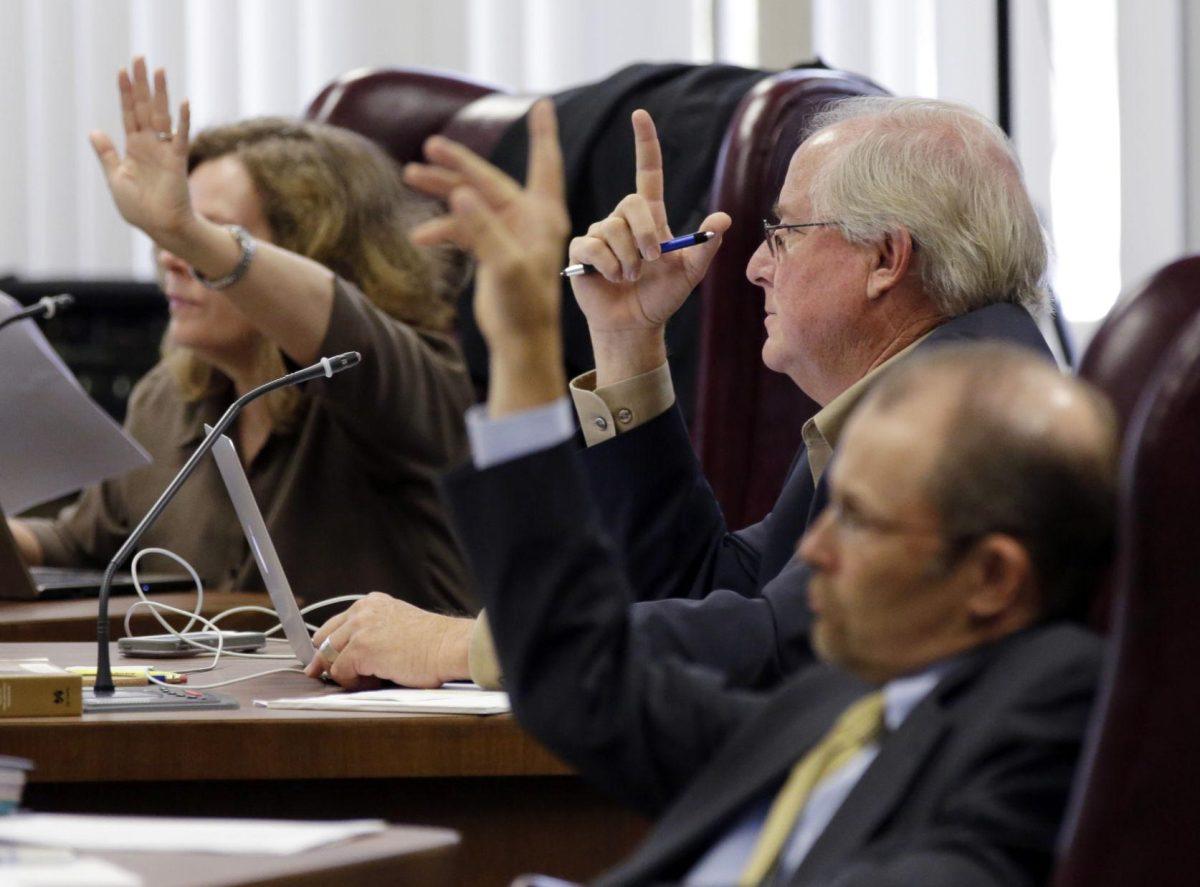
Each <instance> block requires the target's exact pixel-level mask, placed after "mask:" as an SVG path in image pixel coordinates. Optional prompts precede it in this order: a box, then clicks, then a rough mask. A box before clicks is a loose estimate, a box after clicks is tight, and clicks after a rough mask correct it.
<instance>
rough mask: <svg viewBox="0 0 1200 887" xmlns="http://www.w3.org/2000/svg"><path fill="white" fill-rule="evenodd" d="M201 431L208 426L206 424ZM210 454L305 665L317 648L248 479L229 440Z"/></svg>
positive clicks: (295, 650) (294, 648)
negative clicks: (214, 460)
mask: <svg viewBox="0 0 1200 887" xmlns="http://www.w3.org/2000/svg"><path fill="white" fill-rule="evenodd" d="M205 430H206V431H210V430H211V429H209V428H208V426H207V425H206V426H205ZM212 454H213V458H214V459H216V461H217V468H218V469H219V470H220V472H221V480H223V481H224V482H225V489H226V490H228V491H229V499H230V501H231V502H233V510H234V511H236V512H237V516H238V520H239V521H240V522H241V524H242V532H244V533H245V534H246V541H247V542H248V543H250V551H251V552H252V553H253V554H254V561H255V563H257V564H258V571H259V573H260V574H261V575H262V580H263V585H265V586H266V588H267V594H268V595H270V597H271V603H272V604H273V605H274V607H275V612H276V613H277V614H278V615H279V621H280V622H281V623H282V624H283V633H284V636H285V637H286V638H287V641H288V645H289V646H290V647H291V648H292V652H293V653H294V654H295V656H296V658H297V659H299V660H300V662H301V663H302V664H303V665H308V663H310V662H312V660H313V657H314V656H316V655H317V650H316V648H315V647H314V646H313V642H312V638H311V637H310V636H309V634H308V628H306V627H305V625H304V617H303V616H302V615H301V613H300V606H299V605H298V604H297V603H296V596H295V595H294V594H293V593H292V586H291V584H290V583H289V582H288V578H287V574H286V573H284V571H283V564H282V563H281V562H280V560H279V554H278V553H277V552H276V551H275V543H273V542H272V541H271V534H270V533H268V532H267V522H266V521H265V520H263V516H262V511H260V510H259V507H258V502H257V501H256V500H255V498H254V492H253V491H252V490H251V489H250V481H249V480H247V479H246V472H245V470H244V469H243V468H242V460H241V459H239V458H238V454H237V449H236V448H235V447H234V445H233V441H232V440H230V439H229V438H228V437H227V436H226V435H224V434H222V435H221V436H220V438H218V439H217V442H216V444H214V445H213V448H212Z"/></svg>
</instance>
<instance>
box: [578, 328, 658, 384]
mask: <svg viewBox="0 0 1200 887" xmlns="http://www.w3.org/2000/svg"><path fill="white" fill-rule="evenodd" d="M591 338H592V352H593V353H594V354H595V357H596V387H597V388H602V387H604V386H607V385H615V384H616V383H617V382H623V381H625V380H626V379H631V378H633V377H634V376H640V375H641V374H642V373H647V372H649V371H650V370H653V369H656V368H657V367H660V366H662V365H663V364H664V363H665V362H666V360H667V342H666V335H665V333H664V330H663V328H662V327H658V328H656V329H651V330H629V331H621V332H596V331H592V332H591Z"/></svg>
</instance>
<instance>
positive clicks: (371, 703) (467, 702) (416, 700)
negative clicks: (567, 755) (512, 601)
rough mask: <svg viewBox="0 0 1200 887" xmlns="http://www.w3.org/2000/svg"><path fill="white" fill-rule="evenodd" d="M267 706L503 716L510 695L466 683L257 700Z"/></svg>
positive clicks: (507, 706)
mask: <svg viewBox="0 0 1200 887" xmlns="http://www.w3.org/2000/svg"><path fill="white" fill-rule="evenodd" d="M254 704H255V705H261V706H263V707H264V708H290V709H312V710H315V711H371V712H406V713H410V714H412V713H416V714H438V715H499V714H504V713H506V712H508V711H510V710H511V709H510V706H509V704H508V694H507V693H503V692H501V691H499V690H480V689H478V688H476V689H472V688H471V687H464V686H462V685H459V686H455V687H451V688H446V687H443V688H442V689H440V690H408V689H399V688H397V689H392V690H364V691H362V692H361V693H330V694H327V695H325V696H297V697H293V698H291V699H255V700H254Z"/></svg>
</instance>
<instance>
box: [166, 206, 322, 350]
mask: <svg viewBox="0 0 1200 887" xmlns="http://www.w3.org/2000/svg"><path fill="white" fill-rule="evenodd" d="M158 243H159V246H161V247H163V248H164V249H167V250H168V251H170V252H171V253H174V254H175V255H176V256H178V257H179V258H180V259H182V260H183V261H184V262H187V263H188V264H189V265H191V266H192V267H193V268H194V269H196V270H197V271H199V272H200V273H201V274H203V275H204V277H205V278H207V279H208V280H216V279H219V278H221V277H223V276H225V275H226V274H228V273H229V272H230V271H232V270H233V269H234V267H235V266H236V265H237V263H238V260H239V259H240V258H241V248H240V247H239V245H238V243H237V241H236V240H235V239H234V238H233V236H232V235H231V234H230V233H229V231H228V230H227V229H226V228H225V227H224V226H222V225H217V224H214V223H212V222H209V221H207V220H206V219H201V218H196V219H195V220H193V222H192V223H190V224H189V225H188V226H186V228H185V229H183V230H180V231H178V232H172V233H164V234H161V235H160V236H159V238H158ZM221 292H222V293H223V294H224V295H226V296H227V297H228V298H229V299H230V301H232V302H233V303H234V304H235V305H236V306H237V307H238V309H239V310H240V311H241V312H242V313H243V314H245V315H246V317H247V319H248V320H249V321H250V322H251V323H252V324H254V326H255V327H257V328H258V330H259V331H260V332H261V333H262V334H263V335H264V336H266V337H267V338H268V339H270V340H271V341H273V342H274V343H275V344H276V345H278V346H279V347H280V348H281V349H282V350H283V352H284V353H285V354H287V355H288V357H290V358H292V360H294V361H296V362H297V363H301V364H307V363H311V362H312V361H314V360H316V359H317V358H318V357H320V356H321V355H320V354H318V350H319V349H320V346H321V341H322V340H323V339H324V338H325V333H326V331H327V330H328V328H329V316H330V313H331V312H332V310H333V272H332V271H330V270H329V269H328V268H326V267H324V266H323V265H321V264H319V263H317V262H314V261H312V260H311V259H307V258H305V257H304V256H301V255H298V254H296V253H293V252H289V251H287V250H285V249H280V248H279V247H277V246H274V245H273V244H270V243H267V242H264V241H262V240H258V241H257V243H256V251H255V254H254V258H253V260H252V261H251V262H250V267H249V269H248V270H247V271H246V274H245V275H244V276H243V277H242V279H241V280H239V281H238V282H237V283H235V284H233V285H232V286H230V287H228V288H227V289H224V290H222V291H221Z"/></svg>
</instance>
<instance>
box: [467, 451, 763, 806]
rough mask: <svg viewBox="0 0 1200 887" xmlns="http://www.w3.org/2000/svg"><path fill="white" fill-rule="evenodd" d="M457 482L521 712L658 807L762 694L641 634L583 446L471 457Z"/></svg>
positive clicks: (508, 682)
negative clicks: (635, 632)
mask: <svg viewBox="0 0 1200 887" xmlns="http://www.w3.org/2000/svg"><path fill="white" fill-rule="evenodd" d="M445 492H446V495H447V498H448V501H449V503H450V506H451V512H452V514H453V516H454V519H455V523H456V526H457V529H458V532H459V535H460V538H461V539H462V542H463V545H464V548H465V550H466V553H467V557H468V560H469V561H470V563H471V566H472V567H473V569H474V572H475V576H476V579H477V581H478V590H479V594H480V596H481V597H482V599H483V601H484V602H485V604H486V606H487V608H488V617H489V620H490V622H491V627H492V633H493V637H494V640H495V644H496V648H497V652H498V654H499V657H500V662H501V665H502V667H503V669H504V674H505V686H506V688H507V690H508V692H509V694H510V697H511V699H512V705H513V710H514V712H515V714H516V716H517V718H518V719H519V720H520V721H521V723H522V724H523V725H524V726H525V727H527V728H528V729H529V730H530V731H531V732H532V733H533V734H534V735H536V736H537V737H538V738H539V739H540V740H542V741H543V742H545V743H546V744H547V745H548V746H549V747H550V748H551V749H553V750H554V751H555V752H556V753H557V754H559V755H561V756H562V757H563V758H564V759H565V760H567V761H569V762H570V763H571V764H572V765H574V766H575V767H576V768H578V769H579V771H580V772H581V773H582V774H583V775H585V776H586V777H588V778H590V779H591V780H592V781H594V782H596V783H598V784H600V785H601V786H602V787H604V788H605V789H606V790H608V791H610V792H612V793H614V794H616V795H617V796H618V797H620V798H621V799H622V800H624V801H625V802H627V803H629V804H631V805H633V806H635V807H636V808H638V809H640V810H642V811H643V812H646V813H649V814H653V813H656V812H658V811H659V810H660V809H662V807H663V806H664V805H666V804H667V803H669V802H670V800H671V799H672V798H673V797H674V796H675V795H676V794H677V792H678V791H679V790H680V789H681V788H682V786H683V785H684V784H685V783H686V781H687V780H688V779H689V778H690V777H691V776H692V775H693V774H694V773H695V771H696V770H697V769H698V768H699V767H701V766H703V765H704V764H705V763H706V762H707V761H708V759H709V758H710V757H711V756H712V754H713V753H714V751H715V750H716V749H717V748H718V747H719V746H720V744H721V743H722V741H723V740H724V738H725V737H726V736H727V735H728V733H729V732H730V730H731V729H732V728H733V726H734V725H736V724H737V723H739V722H740V721H741V720H742V719H744V717H745V716H746V715H747V714H748V713H749V712H750V711H753V710H754V709H755V708H756V707H757V705H758V704H759V703H758V701H757V700H756V698H755V697H753V696H751V695H750V694H746V693H741V692H737V691H730V690H728V689H726V688H725V687H724V682H723V679H722V678H721V677H719V676H718V675H717V674H716V673H715V672H712V671H709V670H707V669H703V668H699V667H696V666H689V665H685V664H683V663H681V662H680V661H679V660H676V659H673V658H665V659H661V660H650V659H648V658H646V657H644V656H642V655H640V653H639V651H638V650H637V648H636V647H635V646H634V645H633V644H631V643H630V622H629V602H630V589H629V583H628V582H627V581H626V580H625V578H624V576H623V575H622V573H621V571H620V570H619V569H618V568H617V567H616V566H615V564H614V561H613V556H612V553H611V551H610V550H609V548H608V546H607V544H606V543H605V541H604V539H603V537H602V534H601V533H600V531H599V530H598V527H597V524H596V515H595V510H594V508H593V506H592V503H591V496H590V493H589V490H588V487H587V484H586V483H585V481H584V479H583V477H582V475H581V473H580V471H579V467H578V464H577V458H576V453H575V450H574V446H573V445H571V444H564V445H561V446H558V447H554V448H552V449H549V450H544V451H541V452H538V453H535V454H532V455H530V456H526V457H524V458H521V459H516V460H513V461H510V462H506V463H503V464H501V465H498V466H495V467H493V468H489V469H487V470H485V471H475V470H473V469H470V468H464V469H460V470H459V471H457V472H454V473H452V474H451V475H450V476H448V477H447V478H446V480H445Z"/></svg>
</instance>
